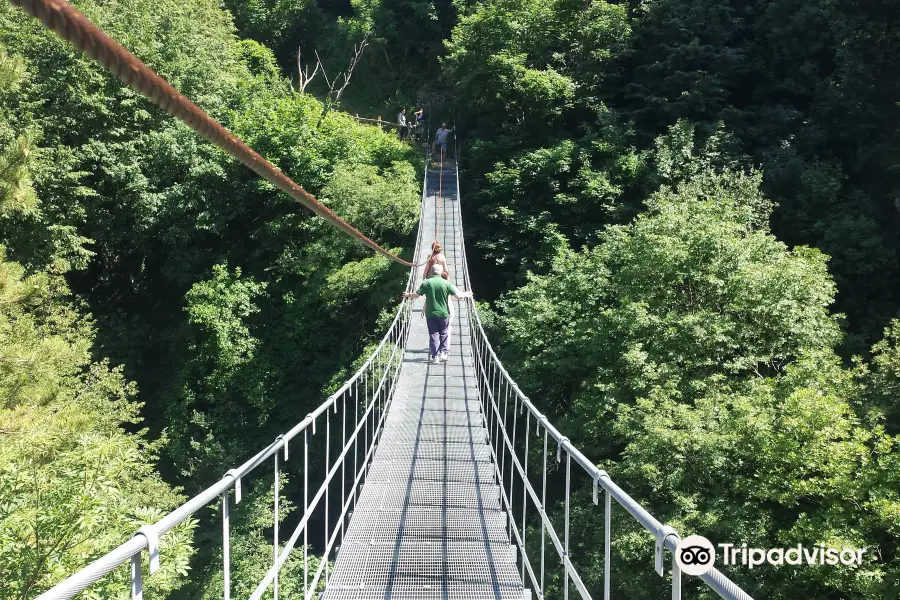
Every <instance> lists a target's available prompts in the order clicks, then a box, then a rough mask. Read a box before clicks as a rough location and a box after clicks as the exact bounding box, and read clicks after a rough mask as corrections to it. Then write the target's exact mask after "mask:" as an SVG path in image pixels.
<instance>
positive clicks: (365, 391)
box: [362, 369, 369, 471]
mask: <svg viewBox="0 0 900 600" xmlns="http://www.w3.org/2000/svg"><path fill="white" fill-rule="evenodd" d="M363 409H364V410H363V418H364V419H365V420H366V422H365V424H364V425H363V464H362V470H363V471H365V470H366V464H368V461H367V460H366V456H367V454H368V452H369V413H368V412H367V411H368V410H369V370H368V369H366V370H365V371H364V372H363Z"/></svg>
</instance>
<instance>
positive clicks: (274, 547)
mask: <svg viewBox="0 0 900 600" xmlns="http://www.w3.org/2000/svg"><path fill="white" fill-rule="evenodd" d="M274 486H275V511H274V513H275V518H274V519H273V522H274V527H273V529H274V532H273V534H272V538H273V542H272V565H273V566H274V565H276V564H278V495H279V492H280V489H279V488H280V481H279V474H278V453H277V452H276V453H275V483H274ZM272 597H273V599H274V600H278V571H276V572H275V580H274V581H273V582H272Z"/></svg>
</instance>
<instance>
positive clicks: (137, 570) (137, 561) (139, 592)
mask: <svg viewBox="0 0 900 600" xmlns="http://www.w3.org/2000/svg"><path fill="white" fill-rule="evenodd" d="M131 600H144V583H143V580H142V577H141V553H140V552H138V553H137V554H135V555H134V556H132V557H131Z"/></svg>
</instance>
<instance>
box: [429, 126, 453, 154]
mask: <svg viewBox="0 0 900 600" xmlns="http://www.w3.org/2000/svg"><path fill="white" fill-rule="evenodd" d="M451 131H453V130H452V129H447V124H446V123H441V127H440V129H438V130H437V132H435V134H434V143H433V144H431V152H432V153H434V152H437V147H438V146H440V147H441V154H442V155H443V156H447V137H448V136H449V135H450V132H451Z"/></svg>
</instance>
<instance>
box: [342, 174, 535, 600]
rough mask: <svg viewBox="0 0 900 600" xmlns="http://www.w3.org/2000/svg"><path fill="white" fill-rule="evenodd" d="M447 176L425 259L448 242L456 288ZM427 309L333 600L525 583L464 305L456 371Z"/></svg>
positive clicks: (426, 599) (456, 243)
mask: <svg viewBox="0 0 900 600" xmlns="http://www.w3.org/2000/svg"><path fill="white" fill-rule="evenodd" d="M438 175H439V171H438V170H436V169H432V170H430V171H429V174H428V190H427V196H426V201H425V206H424V213H423V215H422V219H423V232H422V244H423V248H422V249H421V252H422V254H421V255H423V256H427V252H428V250H429V248H430V246H431V242H432V241H433V240H434V239H435V238H436V239H438V240H439V241H440V242H441V243H442V244H443V245H444V252H445V254H446V255H447V262H448V265H449V268H450V277H451V281H453V282H455V283H457V284H461V282H462V280H463V272H462V262H461V261H462V251H461V245H462V243H463V239H462V227H461V224H460V223H459V222H457V212H456V206H455V203H456V197H455V190H456V172H455V166H454V165H453V164H452V163H449V164H445V166H444V173H443V178H444V180H443V182H442V183H443V185H441V189H442V191H443V194H442V196H441V198H436V196H437V189H438V183H439V181H438ZM435 215H437V219H435ZM435 228H437V232H435ZM417 277H419V278H421V269H418V274H417ZM421 302H422V300H419V301H417V308H416V310H415V312H414V313H413V320H412V324H411V329H410V334H409V340H408V342H407V349H406V351H405V352H404V356H403V364H402V366H401V369H400V375H399V380H398V382H397V388H396V391H395V393H394V398H393V399H392V401H391V406H390V409H389V411H388V414H387V416H386V418H385V428H384V432H383V433H382V436H381V439H380V441H379V444H378V448H377V449H376V451H375V455H374V457H373V460H372V465H371V467H370V469H369V473H368V475H367V476H366V482H365V485H364V486H363V488H362V492H361V494H360V498H359V501H358V503H357V505H356V508H355V510H354V513H353V517H352V519H351V520H350V524H349V527H348V528H347V532H346V534H345V537H344V540H343V542H342V545H341V548H340V550H339V551H338V555H337V559H336V560H335V563H334V570H333V572H332V573H331V576H330V577H329V580H328V584H327V586H326V588H325V593H324V598H326V599H328V600H382V599H384V600H386V599H388V598H390V599H393V600H447V599H450V598H465V599H470V598H471V599H482V598H483V599H485V600H487V599H495V600H512V599H516V600H519V599H521V598H523V589H522V580H521V577H520V575H519V565H518V562H517V560H516V556H515V553H514V548H513V546H511V545H510V540H509V534H508V530H507V519H506V514H505V513H504V512H502V511H501V510H500V490H499V487H498V486H497V485H496V483H495V481H494V466H493V464H492V463H491V457H490V450H489V448H488V445H487V430H486V429H485V427H484V419H483V416H482V412H481V407H480V404H479V402H478V395H477V392H476V387H475V381H474V367H473V362H472V360H473V359H472V352H471V349H470V347H469V338H468V327H469V323H468V319H467V318H466V317H465V316H463V317H462V318H460V313H461V312H462V309H463V307H462V306H460V305H459V303H457V305H456V307H455V308H456V315H457V316H456V318H455V319H454V322H453V325H452V328H451V340H450V341H451V347H450V361H449V362H448V363H446V364H437V365H436V364H430V363H429V362H428V333H427V329H426V327H425V320H424V319H420V318H419V316H420V311H421ZM451 302H454V303H456V301H455V300H451Z"/></svg>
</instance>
